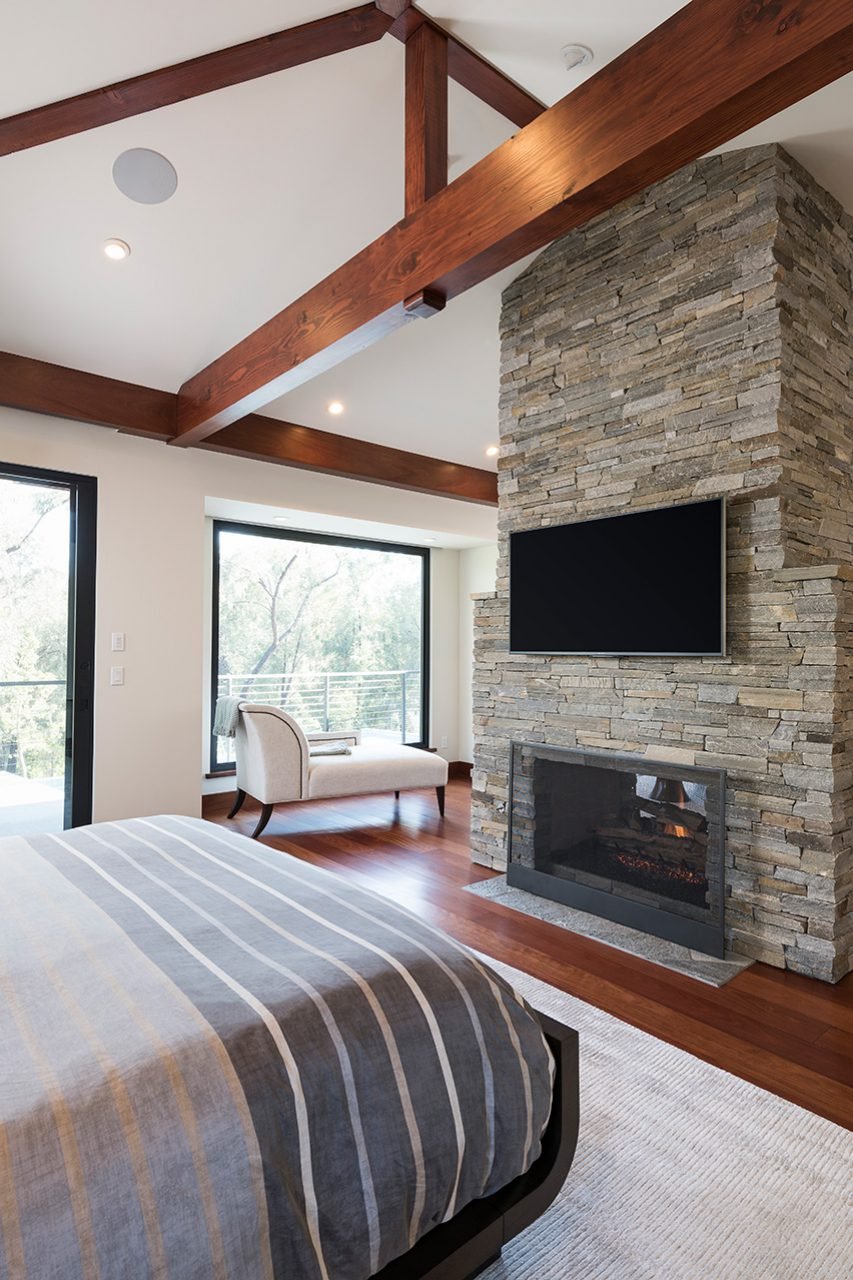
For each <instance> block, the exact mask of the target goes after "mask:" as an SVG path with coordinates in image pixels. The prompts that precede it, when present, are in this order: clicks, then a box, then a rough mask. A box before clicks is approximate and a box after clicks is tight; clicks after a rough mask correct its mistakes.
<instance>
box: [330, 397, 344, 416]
mask: <svg viewBox="0 0 853 1280" xmlns="http://www.w3.org/2000/svg"><path fill="white" fill-rule="evenodd" d="M343 411H344V406H343V405H342V404H341V402H340V400H333V401H332V403H331V404H330V405H329V413H333V414H334V415H335V417H337V416H338V414H339V413H343Z"/></svg>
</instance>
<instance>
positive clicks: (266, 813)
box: [252, 804, 273, 840]
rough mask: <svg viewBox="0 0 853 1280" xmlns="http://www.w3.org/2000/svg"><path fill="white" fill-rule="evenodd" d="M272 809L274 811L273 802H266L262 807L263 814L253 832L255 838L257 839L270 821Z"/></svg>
mask: <svg viewBox="0 0 853 1280" xmlns="http://www.w3.org/2000/svg"><path fill="white" fill-rule="evenodd" d="M272 811H273V806H272V805H271V804H265V805H264V806H263V808H262V809H261V816H260V818H258V825H257V826H256V827H255V829H254V831H253V832H252V839H253V840H257V838H258V836H259V835H260V834H261V832H262V831H263V829H264V827H265V826H266V825H267V823H268V822H269V820H270V817H271V816H272Z"/></svg>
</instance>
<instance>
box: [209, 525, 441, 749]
mask: <svg viewBox="0 0 853 1280" xmlns="http://www.w3.org/2000/svg"><path fill="white" fill-rule="evenodd" d="M421 564H422V562H421V559H420V557H417V556H411V555H405V554H400V553H395V552H386V551H381V550H373V549H362V548H355V547H335V546H329V545H327V544H324V543H312V542H299V541H297V540H296V539H291V538H267V537H261V536H258V535H252V534H243V533H230V532H227V533H226V532H223V533H221V534H220V593H219V595H220V608H219V674H220V676H224V675H231V676H234V675H241V676H252V677H256V678H255V679H252V680H251V681H249V680H247V681H245V682H244V683H243V684H242V685H241V684H240V682H237V681H235V682H233V683H232V685H231V687H232V689H233V692H235V693H237V694H240V695H242V696H245V697H253V698H255V699H256V700H258V701H264V702H273V703H278V704H279V705H282V706H287V707H288V709H289V710H291V711H292V713H293V714H294V715H296V716H297V717H298V718H299V719H300V720H302V721H303V722H304V723H305V724H306V727H308V728H323V727H325V725H326V722H327V719H328V723H329V726H330V727H331V728H333V729H344V728H354V727H359V726H360V725H369V726H373V727H375V728H378V729H387V730H389V731H396V732H398V733H399V732H401V731H402V728H403V726H402V724H401V686H402V681H403V678H402V677H401V676H399V675H396V674H394V675H393V676H389V677H388V678H387V679H386V680H385V681H383V682H379V681H373V680H367V679H365V680H357V679H354V680H351V681H344V680H343V679H338V680H334V679H332V680H331V708H330V707H329V694H328V693H327V691H326V683H325V681H324V680H323V678H322V677H323V676H324V675H325V674H326V673H342V672H355V673H366V672H388V673H400V672H407V671H408V672H413V673H417V672H419V671H420V665H421V592H422V584H421ZM314 675H316V676H317V677H318V679H316V680H315V679H312V676H314ZM273 676H279V677H282V676H284V677H294V676H295V677H297V678H296V679H295V680H294V679H290V680H279V681H276V680H274V679H272V678H271V677H273ZM257 677H267V679H266V680H263V681H261V680H259V679H257ZM223 687H224V686H223ZM407 698H408V703H409V705H408V712H409V714H408V715H407V720H408V726H407V731H406V734H405V736H411V733H413V732H415V731H416V725H415V723H414V721H415V720H416V719H417V702H418V698H419V682H418V679H417V675H415V676H410V677H409V679H408V682H407ZM329 710H330V711H331V714H330V715H329V716H328V717H327V716H326V712H327V711H329Z"/></svg>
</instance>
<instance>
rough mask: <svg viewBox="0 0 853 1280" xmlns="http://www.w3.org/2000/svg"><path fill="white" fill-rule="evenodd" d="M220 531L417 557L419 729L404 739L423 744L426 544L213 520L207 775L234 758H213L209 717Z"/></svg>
mask: <svg viewBox="0 0 853 1280" xmlns="http://www.w3.org/2000/svg"><path fill="white" fill-rule="evenodd" d="M221 533H243V534H249V535H254V536H255V537H261V538H273V539H278V540H279V541H281V542H316V543H320V544H321V545H323V546H329V547H352V548H355V549H356V550H362V551H389V552H393V553H395V554H398V555H410V556H416V557H417V558H418V559H420V561H421V733H422V735H423V736H422V739H421V740H420V741H419V742H411V743H407V745H408V746H413V747H424V748H425V747H427V745H428V743H429V694H430V680H429V675H430V589H431V559H430V549H429V547H418V546H412V545H411V544H409V543H405V542H382V541H380V540H379V539H378V538H349V537H345V536H344V535H343V534H333V533H314V532H313V531H308V530H301V529H273V528H271V527H270V526H269V525H265V524H251V523H249V522H247V521H243V520H218V519H214V520H213V574H212V583H211V628H210V729H211V732H210V758H209V765H210V775H211V776H215V775H217V774H228V773H232V772H233V771H234V766H235V761H233V760H219V761H217V759H216V738H215V736H214V734H213V717H214V713H215V709H216V698H217V693H218V689H219V579H220V552H219V537H220V534H221Z"/></svg>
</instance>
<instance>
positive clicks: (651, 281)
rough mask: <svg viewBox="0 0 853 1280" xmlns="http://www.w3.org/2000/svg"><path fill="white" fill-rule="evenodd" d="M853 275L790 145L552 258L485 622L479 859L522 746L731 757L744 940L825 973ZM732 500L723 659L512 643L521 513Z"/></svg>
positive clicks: (730, 832)
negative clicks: (513, 755)
mask: <svg viewBox="0 0 853 1280" xmlns="http://www.w3.org/2000/svg"><path fill="white" fill-rule="evenodd" d="M851 273H853V220H851V219H850V218H849V217H848V216H847V215H846V214H845V213H844V212H843V211H842V209H841V207H840V206H839V205H838V204H837V203H836V202H835V201H834V200H833V199H832V198H831V197H830V196H829V195H828V194H827V193H826V192H824V191H823V190H822V189H821V188H819V187H818V185H817V184H816V183H815V182H814V180H813V179H812V178H811V177H810V176H809V175H808V174H807V173H806V172H805V171H804V170H803V169H802V168H801V167H800V166H798V165H797V164H796V163H795V162H794V161H793V160H791V158H790V157H789V156H788V155H787V154H786V153H785V152H784V151H783V150H781V148H778V147H761V148H755V149H752V150H749V151H742V152H736V153H730V154H728V155H725V156H717V157H713V158H711V159H707V160H703V161H700V162H699V163H697V164H695V165H691V166H689V167H688V168H686V169H684V170H682V171H680V172H679V173H677V174H675V175H674V176H673V177H672V178H670V179H668V180H667V181H665V182H662V183H659V184H658V185H656V186H655V187H653V188H651V189H650V190H649V191H648V192H646V193H645V194H644V195H642V196H640V197H636V198H635V199H632V200H630V201H628V202H626V203H625V204H623V205H620V206H619V207H618V208H617V209H616V210H614V211H612V212H611V213H609V214H607V215H606V216H604V217H600V218H597V219H596V220H594V221H593V222H591V223H589V224H588V225H587V226H585V227H583V228H581V229H579V230H577V231H574V232H572V233H571V234H570V235H568V236H567V237H565V238H564V239H563V240H561V241H559V242H557V243H555V244H554V245H552V246H550V247H549V248H548V249H547V250H545V252H544V253H542V254H541V255H540V256H539V257H538V258H537V259H536V260H535V262H534V263H533V264H532V265H531V266H530V267H529V268H528V269H527V270H526V271H525V272H524V273H523V275H521V276H520V277H519V278H518V279H517V280H516V281H514V282H513V284H512V285H510V287H509V288H508V289H507V291H506V293H505V294H504V306H503V314H502V376H501V399H500V415H501V458H500V464H499V529H500V561H499V567H498V580H497V592H496V593H495V594H494V595H492V596H483V597H479V598H478V599H477V605H476V617H475V622H476V626H475V671H474V717H475V752H474V775H473V786H474V806H473V831H472V845H473V856H474V858H475V860H476V861H477V862H481V863H484V864H486V865H491V866H500V865H503V864H504V862H505V858H506V799H507V781H508V745H509V741H510V739H512V738H519V739H523V740H526V741H530V742H549V743H552V744H554V745H562V746H583V747H592V748H599V749H601V750H604V751H609V750H616V751H620V752H637V753H644V754H647V755H648V756H650V757H651V758H653V759H658V760H673V761H678V762H680V763H697V764H703V765H707V766H713V767H723V768H725V769H726V770H727V771H728V794H727V877H728V884H729V891H730V897H729V899H728V901H727V907H726V918H727V931H728V937H729V942H730V945H731V947H732V949H733V950H735V951H737V952H739V953H741V954H744V955H748V956H752V957H755V958H756V959H760V960H765V961H767V962H769V963H771V964H775V965H779V966H783V965H784V966H787V967H789V968H791V969H796V970H798V971H800V972H804V973H808V974H812V975H815V976H817V977H820V978H824V979H828V980H835V979H837V978H839V977H840V976H842V974H844V973H845V972H847V970H848V969H849V968H850V943H851V918H852V917H851V913H850V909H849V908H850V895H851V891H853V852H851V844H852V843H853V840H852V839H851V824H853V754H851V753H852V752H853V747H852V746H851V740H853V693H851V688H853V651H852V650H851V626H853V547H851V523H853V488H851V480H852V479H853V476H851V450H853V414H851V407H853V405H851V380H850V366H851V332H850V328H851V314H850V309H851ZM719 494H726V495H727V496H728V499H729V508H728V554H729V569H728V610H729V635H728V656H727V657H725V658H723V659H666V660H657V659H648V658H645V659H640V658H618V659H617V658H610V659H608V658H573V657H542V656H518V655H510V654H509V652H508V608H507V606H508V594H507V593H508V581H507V536H508V534H509V532H510V531H511V530H516V529H527V528H536V527H540V526H543V525H548V524H559V523H562V522H565V521H570V520H577V519H584V518H589V517H592V516H596V515H605V514H612V513H614V512H617V511H625V510H632V509H642V508H645V507H653V506H659V505H664V504H668V503H674V502H682V501H687V500H690V499H695V498H699V497H702V496H707V495H719ZM558 573H559V570H558V568H555V586H558V576H557V575H558Z"/></svg>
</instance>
